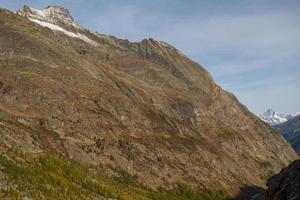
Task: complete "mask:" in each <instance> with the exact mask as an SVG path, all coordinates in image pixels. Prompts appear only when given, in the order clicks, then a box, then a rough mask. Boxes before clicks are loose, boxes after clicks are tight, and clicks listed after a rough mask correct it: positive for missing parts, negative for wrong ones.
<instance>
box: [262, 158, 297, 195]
mask: <svg viewBox="0 0 300 200" xmlns="http://www.w3.org/2000/svg"><path fill="white" fill-rule="evenodd" d="M267 186H268V190H267V195H266V196H267V200H298V199H300V160H296V161H294V162H293V163H292V164H291V165H290V166H289V167H287V168H285V169H283V170H282V171H281V172H280V173H279V174H277V175H275V176H273V177H271V178H270V179H269V180H268V183H267Z"/></svg>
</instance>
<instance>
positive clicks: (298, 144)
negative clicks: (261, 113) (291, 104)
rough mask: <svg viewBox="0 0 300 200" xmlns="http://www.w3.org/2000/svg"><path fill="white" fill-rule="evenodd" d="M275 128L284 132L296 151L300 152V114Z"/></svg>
mask: <svg viewBox="0 0 300 200" xmlns="http://www.w3.org/2000/svg"><path fill="white" fill-rule="evenodd" d="M274 128H275V129H276V130H278V131H279V132H280V133H282V135H283V136H284V137H285V138H286V140H287V141H288V142H289V143H290V144H291V145H292V146H293V148H294V149H295V150H296V152H298V153H300V115H296V116H295V117H292V118H291V119H289V120H288V121H287V122H285V123H282V124H278V125H275V126H274Z"/></svg>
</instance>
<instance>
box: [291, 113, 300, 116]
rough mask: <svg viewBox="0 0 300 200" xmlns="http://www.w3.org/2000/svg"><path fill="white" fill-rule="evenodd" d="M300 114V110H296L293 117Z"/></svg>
mask: <svg viewBox="0 0 300 200" xmlns="http://www.w3.org/2000/svg"><path fill="white" fill-rule="evenodd" d="M298 115H300V112H295V113H294V114H292V117H296V116H298Z"/></svg>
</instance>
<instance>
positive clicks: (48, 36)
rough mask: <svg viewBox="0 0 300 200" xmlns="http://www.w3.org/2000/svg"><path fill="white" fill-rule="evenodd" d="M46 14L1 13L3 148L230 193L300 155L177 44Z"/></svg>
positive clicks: (156, 183)
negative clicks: (101, 30)
mask: <svg viewBox="0 0 300 200" xmlns="http://www.w3.org/2000/svg"><path fill="white" fill-rule="evenodd" d="M49 9H50V10H51V9H52V8H46V10H47V11H44V10H43V11H42V12H41V11H39V10H35V11H34V12H33V9H32V8H26V7H25V8H23V11H24V12H23V11H22V10H21V11H20V12H18V14H19V15H17V14H14V13H12V12H9V11H7V10H3V9H1V10H0V33H1V34H0V116H1V118H0V122H1V123H0V131H1V132H2V133H4V134H3V137H1V138H0V147H3V148H2V149H0V150H1V151H3V152H8V151H11V149H13V148H16V147H18V146H22V147H23V146H24V148H22V149H21V150H22V152H23V151H24V154H26V155H27V156H28V157H30V155H31V152H34V153H36V152H41V151H44V152H45V151H50V150H51V151H52V152H53V151H54V152H56V153H58V154H60V155H64V156H67V157H69V158H71V159H73V160H76V161H78V162H81V163H83V164H85V165H92V166H99V165H109V166H112V167H116V168H121V169H122V170H124V171H126V172H127V173H129V174H130V175H133V176H135V177H137V179H138V181H139V182H141V183H142V184H143V185H146V186H147V187H151V188H161V187H163V188H166V189H169V188H173V187H175V186H176V185H178V184H184V185H188V186H189V187H191V188H193V189H194V190H201V189H207V188H208V189H211V188H212V189H217V190H219V189H220V190H225V191H227V192H229V193H230V194H236V193H238V192H239V188H240V187H241V186H244V185H259V186H263V185H264V184H265V183H264V181H265V178H264V177H265V174H269V173H274V172H278V171H279V170H280V169H281V168H282V167H285V166H287V165H288V164H289V163H290V162H292V161H293V160H295V159H297V158H298V157H297V155H296V153H295V152H294V151H293V149H292V148H291V147H290V145H289V144H288V143H287V142H286V141H285V140H284V139H283V138H282V136H281V135H280V134H279V133H277V132H276V131H275V130H273V129H272V128H271V127H270V126H268V125H267V124H265V123H263V122H262V121H261V120H260V119H259V118H257V117H256V116H255V115H254V114H252V113H251V112H250V111H249V110H248V109H247V108H246V107H245V106H244V105H242V104H241V103H240V102H239V101H238V100H237V99H236V98H235V96H234V95H233V94H230V93H228V92H226V91H224V90H223V89H222V88H221V87H219V86H218V85H216V84H215V83H214V81H213V79H212V77H211V76H210V74H209V73H208V72H207V70H205V69H204V68H203V67H202V66H201V65H199V64H197V63H195V62H194V61H192V60H190V59H189V58H188V57H186V56H185V55H184V54H182V53H181V52H180V51H178V50H177V49H175V48H174V47H172V46H171V45H169V44H166V43H164V42H159V41H155V40H153V39H145V40H143V41H141V42H129V41H127V40H121V39H117V38H115V37H112V36H106V35H100V34H95V33H91V32H89V31H85V30H84V31H78V30H77V29H76V30H75V29H74V28H68V27H65V26H64V27H63V28H64V29H63V28H61V27H60V28H59V27H57V26H60V23H56V21H55V22H54V21H53V23H55V24H54V25H55V26H53V25H49V23H51V20H52V19H53V18H52V17H51V16H52V15H49V16H50V17H49V16H46V18H43V19H40V18H39V19H38V16H44V14H43V13H48V10H49ZM55 10H57V9H56V8H55ZM58 10H60V11H61V10H63V9H58ZM60 11H59V12H52V11H51V12H50V11H49V13H54V14H57V13H61V12H60ZM23 13H27V14H25V15H23ZM63 13H65V14H67V12H63ZM60 16H63V15H60ZM33 17H35V19H38V20H39V21H36V20H32V18H33ZM56 17H57V16H56ZM66 18H67V19H69V18H68V17H66ZM55 19H57V18H55ZM67 19H66V20H63V22H65V21H68V20H67ZM41 20H43V21H42V22H41ZM44 22H47V23H48V24H45V23H44ZM67 28H68V29H67ZM72 31H73V32H72ZM91 40H92V41H93V42H91ZM95 43H96V44H97V45H93V44H95ZM7 122H11V126H9V125H8V123H7ZM17 133H18V134H17ZM8 136H9V137H8ZM7 137H8V138H9V140H8V139H7ZM18 151H20V148H18Z"/></svg>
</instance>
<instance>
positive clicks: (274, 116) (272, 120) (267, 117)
mask: <svg viewBox="0 0 300 200" xmlns="http://www.w3.org/2000/svg"><path fill="white" fill-rule="evenodd" d="M298 114H299V113H298ZM295 116H296V115H295ZM259 117H260V118H261V119H262V120H263V121H264V122H266V123H268V124H270V125H271V126H273V125H277V124H281V123H284V122H286V121H288V120H289V119H290V118H292V117H293V115H284V114H280V113H277V112H275V111H273V110H272V109H268V110H267V111H266V112H264V114H262V115H259Z"/></svg>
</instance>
